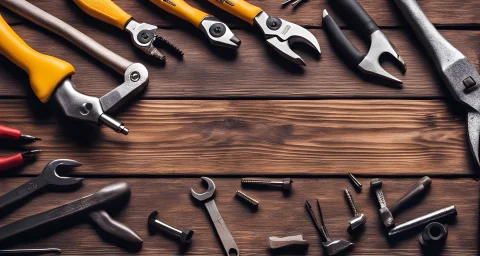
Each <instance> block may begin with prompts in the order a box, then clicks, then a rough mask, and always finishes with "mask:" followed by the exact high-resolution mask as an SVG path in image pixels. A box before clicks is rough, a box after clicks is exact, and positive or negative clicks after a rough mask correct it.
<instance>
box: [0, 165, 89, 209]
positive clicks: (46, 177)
mask: <svg viewBox="0 0 480 256" xmlns="http://www.w3.org/2000/svg"><path fill="white" fill-rule="evenodd" d="M60 165H63V166H72V167H77V166H81V165H82V164H81V163H79V162H77V161H73V160H69V159H58V160H54V161H52V162H50V163H48V164H47V166H45V168H44V169H43V171H42V173H40V175H38V176H37V177H35V178H33V179H32V180H30V181H28V182H27V183H25V184H23V185H21V186H20V187H18V188H16V189H14V190H12V191H10V192H8V193H6V194H5V195H3V196H1V197H0V209H2V208H4V207H6V206H8V205H10V204H12V203H14V202H17V201H19V200H22V199H24V198H26V197H28V196H30V195H31V194H33V193H35V192H38V191H40V190H41V189H42V188H44V187H63V186H71V185H75V184H77V183H79V182H81V181H82V180H83V178H71V177H61V176H59V175H58V174H57V171H56V170H57V167H59V166H60Z"/></svg>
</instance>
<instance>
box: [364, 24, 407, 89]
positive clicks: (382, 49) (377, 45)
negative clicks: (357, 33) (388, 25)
mask: <svg viewBox="0 0 480 256" xmlns="http://www.w3.org/2000/svg"><path fill="white" fill-rule="evenodd" d="M383 54H389V55H391V56H392V57H393V58H394V59H395V60H397V61H398V62H399V64H400V65H401V66H402V73H405V72H406V71H407V65H406V64H405V61H404V60H403V59H402V57H401V56H400V55H399V54H398V53H397V50H396V49H395V46H393V44H392V43H391V42H390V40H388V38H387V37H386V36H385V35H384V34H383V33H382V31H380V30H377V31H375V32H373V33H372V34H371V35H370V49H369V50H368V53H367V55H366V56H365V58H364V59H363V60H362V62H360V64H358V67H359V68H360V70H361V71H362V72H364V73H367V74H370V75H373V76H377V77H379V78H382V79H386V80H387V81H390V82H393V83H396V84H402V83H403V82H402V81H401V80H399V79H398V78H396V77H394V76H392V75H390V74H389V73H388V72H387V71H385V69H383V68H382V66H381V65H380V56H382V55H383Z"/></svg>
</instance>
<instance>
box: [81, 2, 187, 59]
mask: <svg viewBox="0 0 480 256" xmlns="http://www.w3.org/2000/svg"><path fill="white" fill-rule="evenodd" d="M73 2H75V3H76V4H77V5H78V7H80V9H82V10H83V11H84V12H86V13H87V14H88V15H90V16H92V17H94V18H96V19H99V20H101V21H103V22H105V23H108V24H110V25H112V26H115V27H117V28H119V29H121V30H125V31H128V33H130V35H131V37H132V42H133V44H134V45H135V47H137V48H138V49H140V50H142V51H143V52H145V53H146V54H147V55H150V56H153V57H155V58H157V59H159V60H161V61H165V55H163V53H162V52H161V51H159V50H158V49H157V48H156V47H155V46H154V44H155V42H156V41H157V40H159V41H162V42H164V43H166V44H167V45H169V46H170V47H171V48H172V49H174V50H175V51H177V52H178V53H181V51H180V50H179V49H178V48H177V47H175V46H174V45H172V44H171V43H169V42H168V41H167V40H166V39H165V38H163V37H161V36H159V35H158V33H157V30H158V27H157V26H154V25H151V24H148V23H138V22H137V21H136V20H135V19H133V17H132V15H130V14H128V13H127V12H125V11H124V10H123V9H122V8H120V7H119V6H118V5H116V4H115V3H114V2H113V1H111V0H103V1H98V0H74V1H73Z"/></svg>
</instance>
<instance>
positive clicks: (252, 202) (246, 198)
mask: <svg viewBox="0 0 480 256" xmlns="http://www.w3.org/2000/svg"><path fill="white" fill-rule="evenodd" d="M235 195H236V196H237V197H238V198H241V199H242V200H243V201H245V202H247V203H248V204H249V205H250V206H251V207H253V208H258V201H257V200H255V199H253V198H251V197H250V196H248V195H247V194H245V193H243V192H242V191H239V190H237V193H235Z"/></svg>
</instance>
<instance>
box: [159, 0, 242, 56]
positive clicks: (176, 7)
mask: <svg viewBox="0 0 480 256" xmlns="http://www.w3.org/2000/svg"><path fill="white" fill-rule="evenodd" d="M150 2H152V3H154V4H155V5H157V6H158V7H160V8H162V9H163V10H165V11H167V12H169V13H171V14H173V15H175V16H177V17H179V18H181V19H183V20H186V21H188V22H190V23H191V24H193V25H194V26H195V27H197V28H199V29H200V30H201V31H202V32H203V33H204V34H205V35H206V36H207V38H208V40H209V41H210V43H212V44H213V45H217V46H223V47H228V48H233V49H237V48H238V47H240V44H241V41H240V39H239V38H238V37H236V36H235V35H234V34H233V32H232V31H231V30H230V28H229V27H228V26H227V25H226V24H225V23H223V22H221V21H220V20H219V19H217V18H216V17H214V16H212V15H210V14H208V13H205V12H203V11H200V10H199V9H197V8H194V7H192V6H191V5H189V4H187V3H186V2H185V1H183V0H150Z"/></svg>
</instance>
